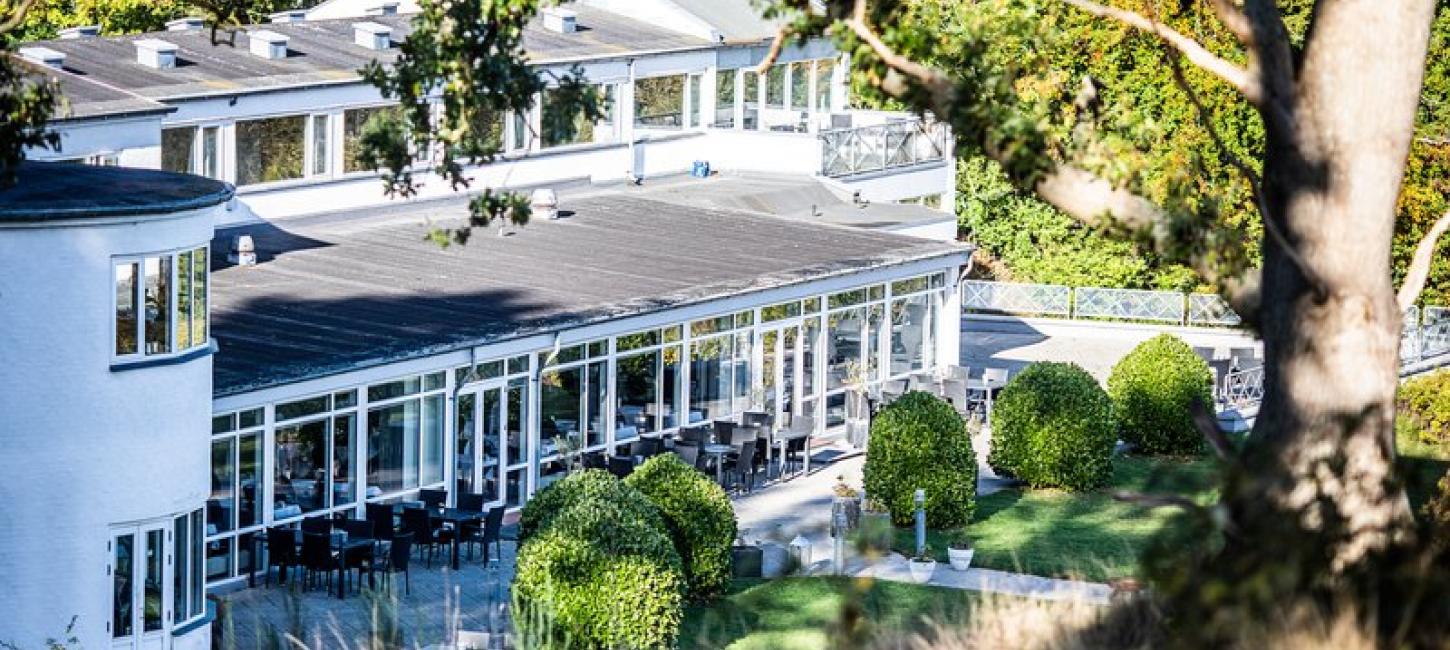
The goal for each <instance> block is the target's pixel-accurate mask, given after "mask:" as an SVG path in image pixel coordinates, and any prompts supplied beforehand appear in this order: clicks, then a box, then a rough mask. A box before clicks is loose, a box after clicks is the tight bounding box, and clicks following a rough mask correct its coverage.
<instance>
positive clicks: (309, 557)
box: [302, 533, 337, 589]
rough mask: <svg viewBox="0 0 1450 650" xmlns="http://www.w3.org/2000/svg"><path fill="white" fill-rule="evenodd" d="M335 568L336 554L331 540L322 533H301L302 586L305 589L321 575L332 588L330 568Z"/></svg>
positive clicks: (329, 587)
mask: <svg viewBox="0 0 1450 650" xmlns="http://www.w3.org/2000/svg"><path fill="white" fill-rule="evenodd" d="M336 568H337V555H336V554H334V553H333V552H332V540H331V539H329V538H328V536H327V535H325V534H323V533H302V588H303V589H306V588H307V587H308V586H309V585H311V584H312V581H313V580H315V579H316V578H317V577H318V576H321V577H322V578H323V579H324V581H325V583H326V585H327V588H328V589H331V588H332V570H333V569H336Z"/></svg>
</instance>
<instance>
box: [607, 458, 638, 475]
mask: <svg viewBox="0 0 1450 650" xmlns="http://www.w3.org/2000/svg"><path fill="white" fill-rule="evenodd" d="M633 472H634V459H633V458H630V457H628V456H610V457H609V473H610V474H613V475H615V476H618V477H619V478H624V477H626V476H629V475H630V474H631V473H633Z"/></svg>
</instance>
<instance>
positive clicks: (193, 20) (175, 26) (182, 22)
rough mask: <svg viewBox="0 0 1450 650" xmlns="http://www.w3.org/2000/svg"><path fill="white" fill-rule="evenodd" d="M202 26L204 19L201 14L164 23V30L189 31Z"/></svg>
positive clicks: (204, 22) (203, 25)
mask: <svg viewBox="0 0 1450 650" xmlns="http://www.w3.org/2000/svg"><path fill="white" fill-rule="evenodd" d="M204 27H206V19H205V18H202V17H201V16H187V17H185V18H177V19H176V20H172V21H168V22H167V23H166V31H168V32H189V31H192V30H197V29H202V28H204Z"/></svg>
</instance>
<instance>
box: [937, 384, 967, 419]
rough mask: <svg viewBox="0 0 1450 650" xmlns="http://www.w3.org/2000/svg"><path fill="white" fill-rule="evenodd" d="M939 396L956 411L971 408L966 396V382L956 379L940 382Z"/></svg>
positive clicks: (959, 411) (964, 410) (963, 411)
mask: <svg viewBox="0 0 1450 650" xmlns="http://www.w3.org/2000/svg"><path fill="white" fill-rule="evenodd" d="M941 393H942V394H941V397H942V399H945V400H946V401H948V402H951V405H952V406H953V407H954V408H956V409H957V412H958V413H966V412H967V411H969V410H970V409H971V400H970V399H969V396H968V394H967V393H968V391H967V382H965V381H962V380H958V379H948V380H946V381H944V382H942V384H941Z"/></svg>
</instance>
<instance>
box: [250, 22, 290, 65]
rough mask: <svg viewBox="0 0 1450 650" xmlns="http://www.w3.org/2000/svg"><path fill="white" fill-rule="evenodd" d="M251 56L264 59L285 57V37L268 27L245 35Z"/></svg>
mask: <svg viewBox="0 0 1450 650" xmlns="http://www.w3.org/2000/svg"><path fill="white" fill-rule="evenodd" d="M247 40H248V41H249V43H248V46H247V47H248V49H250V50H251V51H252V56H258V57H261V58H264V59H285V58H287V37H286V36H283V35H281V34H278V33H277V32H274V31H272V30H270V29H259V30H257V31H255V32H252V33H250V34H248V35H247Z"/></svg>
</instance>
